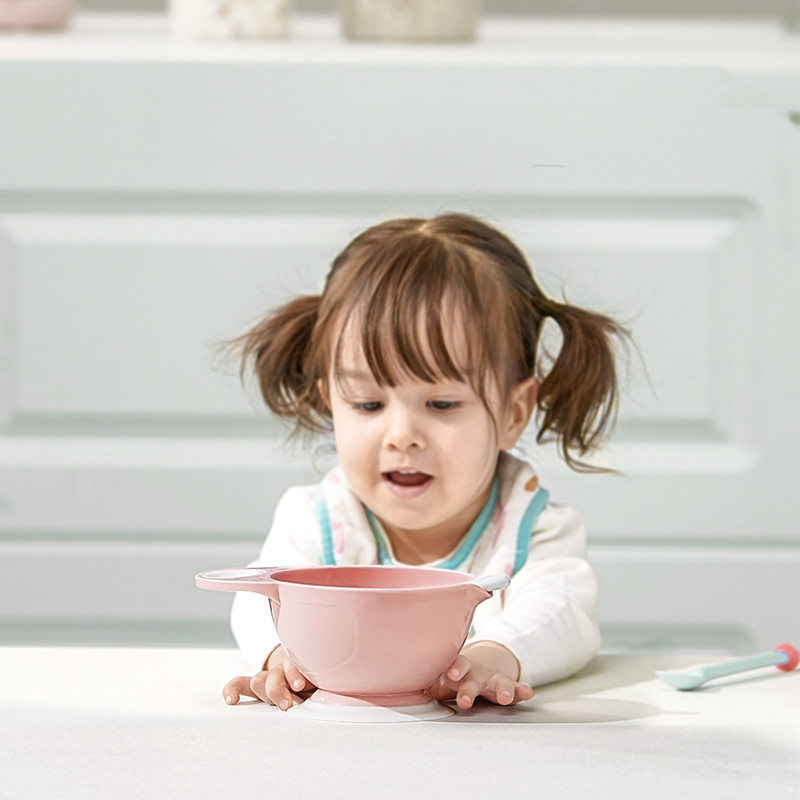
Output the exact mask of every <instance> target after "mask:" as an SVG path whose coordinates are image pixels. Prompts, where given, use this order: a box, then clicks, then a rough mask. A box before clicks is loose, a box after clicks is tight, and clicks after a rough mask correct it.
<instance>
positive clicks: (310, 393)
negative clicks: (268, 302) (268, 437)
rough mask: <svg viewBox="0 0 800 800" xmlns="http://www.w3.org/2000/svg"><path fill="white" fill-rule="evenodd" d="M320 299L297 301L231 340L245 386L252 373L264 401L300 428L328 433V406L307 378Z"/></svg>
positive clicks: (308, 376) (276, 310)
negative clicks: (324, 430) (324, 422)
mask: <svg viewBox="0 0 800 800" xmlns="http://www.w3.org/2000/svg"><path fill="white" fill-rule="evenodd" d="M321 302H322V299H321V297H320V296H319V295H304V296H301V297H297V298H295V299H294V300H292V301H291V302H289V303H287V304H286V305H284V306H281V307H280V308H277V309H275V310H274V311H272V312H271V313H270V314H268V315H267V316H266V317H264V318H263V319H261V320H259V321H258V322H257V323H256V324H255V325H253V326H252V327H251V328H250V329H249V330H247V331H245V332H244V333H243V334H242V335H241V336H239V337H237V338H236V339H234V341H233V342H232V345H233V349H234V351H235V353H236V355H237V356H238V360H239V364H240V376H241V378H242V382H245V380H246V378H247V377H248V375H249V374H250V373H251V372H252V373H253V374H254V375H255V378H256V380H257V382H258V386H259V389H260V390H261V396H262V397H263V398H264V402H265V403H266V405H267V408H269V410H270V411H272V412H273V413H274V414H276V415H277V416H278V417H281V418H283V419H291V420H294V421H295V424H296V429H295V433H297V432H299V431H300V430H311V431H318V430H322V429H324V427H325V426H324V424H322V418H323V417H325V416H326V406H325V403H324V401H323V399H322V396H321V395H320V392H319V387H318V385H317V380H316V377H315V376H313V375H309V374H308V359H309V355H310V352H311V347H312V335H313V332H314V327H315V325H316V323H317V318H318V316H319V309H320V304H321Z"/></svg>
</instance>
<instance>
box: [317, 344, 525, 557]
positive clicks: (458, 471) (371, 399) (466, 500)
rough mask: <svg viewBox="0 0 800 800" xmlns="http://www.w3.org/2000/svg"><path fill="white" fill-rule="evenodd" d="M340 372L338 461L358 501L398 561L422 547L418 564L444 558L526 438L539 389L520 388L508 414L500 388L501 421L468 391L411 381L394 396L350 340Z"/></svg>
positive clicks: (334, 397) (495, 398) (335, 386)
mask: <svg viewBox="0 0 800 800" xmlns="http://www.w3.org/2000/svg"><path fill="white" fill-rule="evenodd" d="M458 349H459V348H458V347H456V348H455V351H456V357H457V354H458ZM342 370H343V374H342V375H340V376H339V381H338V382H337V381H336V380H334V379H333V375H331V377H330V380H329V384H328V385H329V387H330V398H329V401H330V406H331V412H332V415H333V427H334V435H335V438H336V447H337V450H338V455H339V458H340V460H341V464H342V468H343V469H344V472H345V474H346V475H347V478H348V480H349V482H350V484H351V486H352V488H353V490H354V492H355V493H356V495H357V496H358V497H359V499H360V500H361V501H362V502H363V503H364V504H365V505H366V506H367V507H368V508H369V509H370V510H371V511H372V513H373V514H374V515H375V516H376V517H377V518H378V519H379V520H380V521H381V523H382V524H383V526H384V528H385V529H386V531H387V533H388V534H389V536H390V538H391V539H392V542H393V545H394V546H395V549H396V552H398V549H397V548H398V544H400V543H404V545H411V546H412V548H413V546H414V545H415V544H416V545H418V547H417V550H416V552H417V553H418V558H417V561H418V563H423V562H424V561H429V560H434V559H436V558H442V557H444V556H446V555H447V554H448V553H449V552H450V551H451V550H452V549H453V548H454V547H456V546H457V544H458V542H459V541H460V540H461V538H463V536H464V535H465V534H466V533H467V531H468V530H469V528H470V526H471V524H472V522H473V521H474V519H475V517H476V516H477V515H478V514H479V513H480V510H481V508H482V507H483V505H484V504H485V502H486V500H487V498H488V496H489V492H490V490H491V484H492V479H493V477H494V472H495V467H496V464H497V457H498V454H499V453H500V451H501V450H507V449H509V448H510V447H512V446H513V445H514V444H515V443H516V441H517V439H518V438H519V436H520V435H521V433H522V431H523V430H524V428H525V425H526V424H527V422H528V420H529V418H530V414H531V412H532V411H533V407H534V404H535V401H536V382H535V381H534V380H533V379H530V380H529V381H525V382H524V383H522V384H520V385H519V386H518V387H516V388H515V389H514V390H513V392H512V396H511V398H510V400H509V402H508V403H507V404H506V407H505V408H503V407H502V405H501V398H500V392H499V389H498V387H497V386H496V385H494V384H492V385H491V386H490V387H489V390H490V391H489V393H488V397H487V400H488V403H489V406H490V407H491V409H492V412H493V415H494V420H493V419H492V415H490V413H489V411H488V410H487V408H486V406H485V405H484V403H483V401H482V400H481V398H480V396H479V395H478V394H477V393H476V392H475V390H474V389H473V388H472V386H470V384H469V383H460V382H458V381H449V380H448V381H443V382H440V383H425V382H422V381H419V380H416V379H412V378H405V379H403V380H402V382H400V383H399V384H398V385H397V386H395V387H388V386H384V387H380V386H378V384H377V382H376V381H375V378H374V377H373V376H372V374H371V373H370V371H369V368H368V366H367V363H366V360H365V358H364V356H363V353H362V352H361V349H360V347H357V346H353V343H352V341H351V342H348V338H347V336H346V337H345V341H344V348H343V358H342ZM495 420H496V421H497V422H496V423H495ZM398 557H400V556H399V553H398Z"/></svg>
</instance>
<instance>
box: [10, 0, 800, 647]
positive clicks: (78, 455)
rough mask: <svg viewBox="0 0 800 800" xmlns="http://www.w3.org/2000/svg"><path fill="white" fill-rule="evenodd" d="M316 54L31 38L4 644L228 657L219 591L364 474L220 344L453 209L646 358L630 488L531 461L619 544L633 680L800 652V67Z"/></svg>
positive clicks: (567, 28) (748, 38) (16, 207)
mask: <svg viewBox="0 0 800 800" xmlns="http://www.w3.org/2000/svg"><path fill="white" fill-rule="evenodd" d="M293 29H294V35H293V38H292V39H291V40H289V41H287V42H282V43H271V44H257V45H253V44H247V45H244V44H236V43H228V44H216V45H189V44H176V43H173V42H171V41H170V39H169V36H168V31H167V24H166V20H165V18H164V17H163V15H139V16H126V15H118V16H116V17H107V16H103V15H99V14H96V15H92V14H83V15H78V17H77V18H76V20H75V24H74V26H73V29H72V30H71V31H70V32H69V33H68V34H65V35H61V36H39V37H35V38H34V37H24V36H15V37H6V38H0V561H1V562H2V564H3V570H4V573H5V574H4V580H3V581H2V583H0V629H2V634H0V641H15V642H20V641H37V642H39V641H59V642H68V641H75V642H85V641H98V642H99V641H106V642H142V643H147V642H158V643H169V642H174V643H182V642H205V643H213V642H217V643H220V644H224V643H227V642H228V641H229V638H228V636H229V635H228V633H227V619H226V618H227V610H228V607H229V603H230V598H227V597H225V596H223V595H217V594H216V593H209V592H199V591H197V590H195V588H194V580H193V576H194V573H196V572H198V571H200V570H201V569H207V568H214V567H223V566H236V565H241V564H244V563H246V562H247V561H249V560H251V559H252V558H253V557H255V555H256V554H257V552H258V549H259V547H260V544H261V542H262V540H263V537H264V535H265V533H266V531H267V530H268V528H269V524H270V520H271V515H272V511H273V509H274V506H275V503H276V501H277V499H278V498H279V496H280V495H281V493H282V492H283V491H284V489H285V488H286V487H288V486H290V485H293V484H297V483H306V482H315V481H316V480H318V475H319V473H318V471H317V470H318V469H323V468H324V466H325V465H327V464H329V463H330V462H331V458H332V456H331V453H330V452H329V448H326V447H325V445H324V443H323V445H322V446H321V447H320V448H319V449H318V450H317V451H316V452H315V453H311V454H307V453H303V452H300V451H297V450H291V449H288V448H287V447H286V446H285V445H284V444H283V441H284V439H285V433H286V432H285V430H283V429H282V428H281V427H280V426H279V425H278V424H277V423H275V422H274V421H272V420H270V419H269V418H268V416H267V415H266V414H265V412H263V411H261V410H260V408H259V404H258V400H257V398H256V397H255V396H254V395H253V393H252V392H250V393H249V394H248V393H247V392H245V391H243V390H242V388H241V387H240V385H239V383H238V378H237V375H236V374H235V367H233V366H232V365H230V364H227V365H226V364H225V363H224V360H222V359H221V358H220V357H219V353H218V350H217V346H218V345H219V343H220V342H221V341H223V340H224V339H226V338H228V337H230V336H232V335H234V334H235V333H237V332H238V331H239V330H240V329H241V328H242V327H243V326H244V325H245V324H246V323H247V322H248V321H250V320H251V319H252V318H253V317H254V316H255V315H257V314H259V313H260V312H261V311H262V310H263V309H265V308H267V307H270V306H272V305H275V304H276V303H278V302H280V301H281V300H283V299H285V298H287V297H289V296H290V295H293V294H295V293H297V292H316V291H318V289H319V288H320V286H321V282H322V280H323V278H324V275H325V273H326V271H327V267H328V264H329V263H330V260H331V258H332V257H333V256H334V255H335V253H336V252H337V251H338V250H339V249H340V248H341V247H342V246H344V245H345V244H346V243H347V242H348V241H349V239H350V238H352V236H353V235H354V234H355V233H357V232H358V231H359V230H361V229H362V228H363V227H365V226H367V225H369V224H371V223H373V222H375V221H377V220H379V219H382V218H386V217H388V216H395V215H411V214H425V215H427V214H432V213H436V212H440V211H445V210H463V211H467V212H471V213H476V214H479V215H482V216H484V217H487V218H489V219H490V220H492V221H494V222H495V223H496V224H498V225H500V226H501V227H502V228H503V229H505V230H506V231H507V232H508V233H509V234H511V236H512V237H514V238H515V239H516V240H517V241H518V242H519V243H520V244H521V245H522V246H523V247H524V248H525V250H526V252H527V253H528V255H529V257H530V260H531V262H532V264H533V267H534V271H535V272H536V274H537V275H538V277H539V279H540V280H541V282H542V283H543V285H544V286H545V287H546V289H548V290H549V291H550V292H551V293H553V294H555V295H560V294H562V293H563V294H565V295H566V296H567V297H568V298H569V299H570V300H573V301H575V302H578V303H583V304H587V305H589V306H592V307H595V308H597V309H599V310H602V311H606V312H609V313H612V314H615V315H616V316H617V317H618V318H620V319H621V320H622V321H623V322H625V323H627V324H628V325H629V326H630V328H631V329H632V331H633V334H634V337H635V340H636V343H637V346H638V351H639V352H638V353H637V352H633V353H632V354H631V360H630V369H629V374H628V375H627V376H626V388H625V396H624V399H623V403H622V408H621V413H620V423H619V427H618V431H617V434H616V436H615V438H614V440H613V442H612V443H611V445H610V446H609V448H608V449H607V451H605V452H604V453H602V454H601V455H600V459H601V460H602V461H603V463H605V464H608V465H611V466H613V467H615V468H616V469H618V470H619V471H620V472H621V473H622V475H621V476H613V475H612V476H604V477H597V476H579V475H573V474H568V473H567V471H566V470H565V469H564V468H563V467H561V466H560V465H559V464H558V462H557V460H556V459H555V456H554V454H553V453H552V452H551V451H549V450H547V449H544V450H540V449H539V448H537V447H535V446H534V445H533V444H532V443H529V444H528V445H527V449H526V452H527V454H528V455H530V456H532V457H533V458H534V459H536V460H538V461H539V462H540V464H541V466H542V470H543V472H544V473H545V474H547V475H548V482H549V484H550V485H551V486H552V488H553V490H554V494H555V496H556V498H557V499H560V500H563V501H565V502H570V503H572V504H574V505H575V506H577V507H578V508H579V509H580V510H581V512H582V513H583V514H584V516H585V519H586V522H587V526H588V530H589V534H590V548H591V557H592V560H593V562H594V563H595V565H596V567H597V568H598V570H599V572H600V574H601V578H602V582H603V594H602V605H601V613H602V621H603V627H604V634H605V644H606V647H607V649H609V650H638V651H645V650H658V649H681V650H693V649H695V650H698V651H706V652H708V651H715V650H716V651H719V652H725V653H727V652H745V651H748V650H752V649H756V648H758V647H764V648H767V647H771V646H773V645H776V644H778V643H779V641H783V640H792V639H797V638H798V633H799V632H800V620H799V615H800V611H799V610H798V609H799V608H800V589H799V588H798V587H799V585H800V581H799V580H798V575H799V573H800V559H799V558H798V532H799V530H800V524H799V521H800V507H799V505H800V504H799V502H798V486H799V485H800V469H798V456H799V454H800V447H799V446H798V445H800V432H799V430H798V428H799V423H800V413H799V412H798V409H800V402H799V400H800V398H799V395H798V384H799V383H800V381H799V380H798V378H799V374H800V352H799V351H800V328H799V327H798V303H799V302H800V291H799V289H800V283H799V281H798V278H799V277H800V244H799V241H800V240H799V237H798V210H800V203H799V202H798V194H799V191H800V190H799V184H800V181H799V179H798V178H799V174H800V163H799V159H798V141H799V140H800V128H799V127H798V123H799V122H800V77H799V76H798V67H797V64H798V42H797V37H796V36H792V35H790V34H787V33H785V32H784V31H783V30H782V29H780V28H779V27H778V26H773V25H769V24H765V23H747V24H745V23H741V24H738V25H731V24H723V23H719V24H712V23H695V24H689V23H685V24H674V25H671V26H659V25H658V24H645V23H637V24H636V25H625V24H616V23H612V22H608V23H598V22H586V21H580V20H574V21H571V22H561V23H556V22H552V21H551V22H550V23H548V24H537V23H536V21H531V20H528V21H520V20H511V21H509V20H494V21H487V22H486V24H485V25H484V27H483V29H482V33H481V37H480V40H479V42H478V43H476V44H474V45H467V46H450V47H447V46H431V47H423V48H420V47H403V46H393V47H386V46H384V47H381V46H374V45H353V44H346V43H344V42H342V41H340V40H339V38H338V34H337V28H336V24H335V22H334V21H333V19H332V18H324V17H322V18H304V19H298V20H296V21H295V23H294V26H293ZM643 365H645V366H646V370H645V366H643ZM315 467H316V468H317V470H315Z"/></svg>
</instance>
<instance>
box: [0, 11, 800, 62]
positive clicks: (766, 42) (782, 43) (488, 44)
mask: <svg viewBox="0 0 800 800" xmlns="http://www.w3.org/2000/svg"><path fill="white" fill-rule="evenodd" d="M291 25H292V33H291V36H290V37H289V38H288V39H285V40H271V41H270V40H264V41H221V42H208V41H205V42H202V41H201V42H192V41H179V40H176V39H174V38H173V37H172V36H171V35H170V28H169V20H168V18H167V16H166V15H165V14H156V13H138V14H135V13H98V12H82V13H78V14H76V15H75V17H74V19H73V21H72V25H71V27H70V28H69V29H68V30H66V31H61V32H49V33H48V32H39V33H35V34H31V33H24V32H4V33H0V62H2V61H67V62H94V61H102V62H144V63H151V62H155V63H163V62H176V63H226V62H230V63H248V62H256V63H258V62H263V63H332V64H333V63H341V64H376V63H388V64H391V63H408V64H431V63H435V64H459V63H470V64H540V65H558V66H587V65H589V66H596V65H604V66H639V65H640V66H683V67H685V66H711V67H721V68H724V69H730V70H732V71H738V70H742V71H757V72H767V73H769V72H776V71H777V72H790V73H791V72H798V71H800V38H798V36H797V35H793V34H790V33H787V32H786V31H785V30H784V29H783V28H782V27H781V26H780V24H779V23H778V22H768V21H766V22H761V21H758V22H753V21H719V20H699V21H678V20H658V19H656V20H653V19H649V20H645V19H615V20H602V19H580V18H576V19H569V20H565V19H558V18H548V17H542V18H531V17H526V18H507V17H495V18H492V17H489V18H485V19H483V20H482V21H481V24H480V28H479V36H478V40H477V41H476V42H473V43H467V44H421V45H415V44H390V43H378V44H375V43H366V42H349V41H346V40H344V39H343V38H342V36H341V34H340V31H339V22H338V20H337V19H336V18H335V17H333V16H301V15H294V16H293V17H292V23H291Z"/></svg>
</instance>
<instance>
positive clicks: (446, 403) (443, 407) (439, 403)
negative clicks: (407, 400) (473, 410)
mask: <svg viewBox="0 0 800 800" xmlns="http://www.w3.org/2000/svg"><path fill="white" fill-rule="evenodd" d="M429 405H430V407H431V408H432V409H434V411H452V410H453V409H456V408H458V407H459V405H460V403H458V402H456V401H455V400H431V401H430V403H429Z"/></svg>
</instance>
